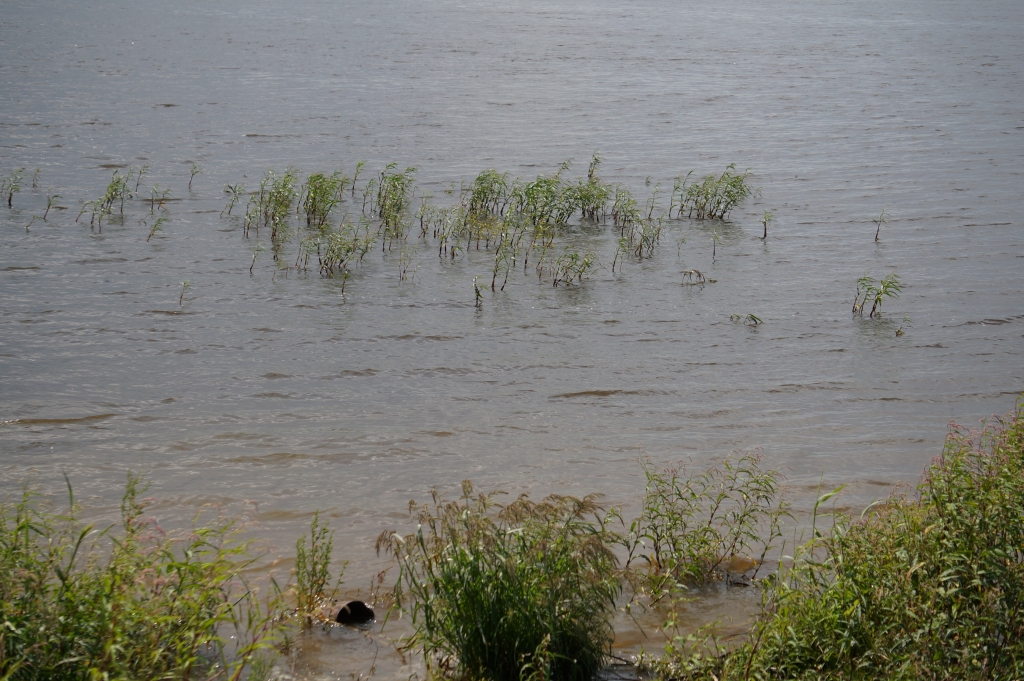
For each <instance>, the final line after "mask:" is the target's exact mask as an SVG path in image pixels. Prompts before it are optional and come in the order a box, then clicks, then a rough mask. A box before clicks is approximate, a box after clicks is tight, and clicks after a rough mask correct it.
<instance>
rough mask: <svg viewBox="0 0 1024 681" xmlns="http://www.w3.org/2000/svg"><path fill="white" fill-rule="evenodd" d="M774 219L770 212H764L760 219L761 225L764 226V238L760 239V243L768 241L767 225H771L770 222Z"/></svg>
mask: <svg viewBox="0 0 1024 681" xmlns="http://www.w3.org/2000/svg"><path fill="white" fill-rule="evenodd" d="M774 218H775V216H774V215H772V214H771V213H770V212H768V211H765V212H764V215H763V216H762V217H761V224H762V225H764V236H762V237H761V241H767V240H768V225H770V224H772V220H773V219H774Z"/></svg>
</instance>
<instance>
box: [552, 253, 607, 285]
mask: <svg viewBox="0 0 1024 681" xmlns="http://www.w3.org/2000/svg"><path fill="white" fill-rule="evenodd" d="M596 268H597V256H596V255H594V254H593V253H584V254H583V255H580V254H579V252H577V251H576V250H574V249H571V248H567V249H566V250H565V253H563V254H562V255H560V256H558V260H556V261H555V267H554V271H555V276H554V278H553V279H552V281H551V285H552V286H558V285H559V284H565V285H566V286H569V285H571V284H572V283H573V282H574V281H575V282H576V283H582V282H583V278H584V277H587V276H589V275H590V273H591V272H593V271H594V270H595V269H596Z"/></svg>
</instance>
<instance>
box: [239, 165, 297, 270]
mask: <svg viewBox="0 0 1024 681" xmlns="http://www.w3.org/2000/svg"><path fill="white" fill-rule="evenodd" d="M297 179H298V178H297V176H296V174H295V169H294V168H288V169H287V170H285V172H284V175H277V174H276V173H274V171H273V170H268V171H267V174H266V175H264V176H263V179H262V180H260V188H259V190H258V191H257V192H256V193H254V194H253V195H252V196H251V197H249V205H248V206H247V207H246V210H245V223H244V230H245V235H246V236H248V235H249V231H250V230H253V229H254V230H255V231H256V235H257V236H258V235H259V231H260V228H261V227H263V228H264V229H269V230H270V244H271V250H272V251H273V253H274V260H277V259H278V257H279V250H280V248H281V245H282V244H283V243H284V241H285V239H287V237H288V235H289V232H290V229H289V223H288V217H289V215H290V214H291V209H292V204H293V202H294V201H295V197H296V195H297V194H298V192H297V190H296V189H295V183H296V181H297Z"/></svg>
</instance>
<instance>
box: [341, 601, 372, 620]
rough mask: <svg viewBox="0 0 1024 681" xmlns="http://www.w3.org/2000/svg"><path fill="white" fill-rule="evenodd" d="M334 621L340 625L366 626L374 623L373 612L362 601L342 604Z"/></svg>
mask: <svg viewBox="0 0 1024 681" xmlns="http://www.w3.org/2000/svg"><path fill="white" fill-rule="evenodd" d="M334 621H335V622H337V623H338V624H366V623H368V622H372V621H373V610H372V609H371V608H370V607H369V606H368V605H366V603H363V602H362V601H348V602H346V603H342V604H341V610H339V611H338V616H337V617H336V618H334Z"/></svg>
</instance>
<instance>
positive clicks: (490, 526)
mask: <svg viewBox="0 0 1024 681" xmlns="http://www.w3.org/2000/svg"><path fill="white" fill-rule="evenodd" d="M415 510H416V511H417V515H418V520H419V523H420V524H419V529H418V531H417V532H416V533H414V534H410V535H407V536H404V537H403V536H401V535H399V534H397V533H395V532H385V533H383V534H382V535H381V536H380V538H379V539H378V542H377V548H378V550H381V549H384V550H386V551H388V552H390V553H392V554H393V555H394V556H395V558H396V559H397V561H398V563H399V566H400V568H401V575H400V577H399V583H398V585H397V586H396V597H397V599H398V605H399V607H403V608H406V609H407V610H408V611H409V612H410V613H411V616H412V620H413V624H414V625H415V629H416V632H415V634H414V635H413V637H412V639H411V640H409V641H408V642H407V643H408V647H409V648H421V649H422V651H423V654H424V657H425V660H426V663H427V665H428V667H429V668H430V670H431V671H432V672H433V673H438V674H443V675H452V676H455V677H458V678H468V679H491V680H495V681H498V680H501V681H513V680H518V679H572V680H574V681H589V679H591V678H592V677H593V676H594V674H595V673H596V672H597V671H599V670H600V669H601V667H602V666H603V664H604V661H605V658H606V656H607V655H608V654H609V653H610V652H611V642H612V626H611V615H612V612H613V610H614V607H615V598H616V597H617V596H618V594H619V592H620V582H619V579H618V575H617V574H616V560H615V557H614V555H613V553H612V552H611V550H610V549H609V544H610V541H611V539H612V538H611V537H610V536H609V533H607V532H606V531H605V529H604V520H605V516H604V514H603V512H602V510H601V508H600V507H599V506H597V505H596V504H595V502H594V499H593V498H591V497H588V498H585V499H574V498H572V497H549V498H548V499H546V500H544V501H543V502H540V503H535V502H532V501H530V500H529V499H527V498H526V497H525V496H523V497H520V498H519V499H518V500H516V501H514V502H512V503H510V504H508V505H507V506H501V505H499V504H497V502H495V501H494V499H493V495H482V494H481V495H478V496H475V497H474V496H473V489H472V486H471V485H470V484H469V483H468V482H467V483H463V496H462V498H461V499H459V500H457V501H444V500H443V499H440V498H439V497H437V496H436V495H435V496H434V502H433V505H432V506H431V505H424V506H422V507H419V508H418V509H415Z"/></svg>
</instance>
